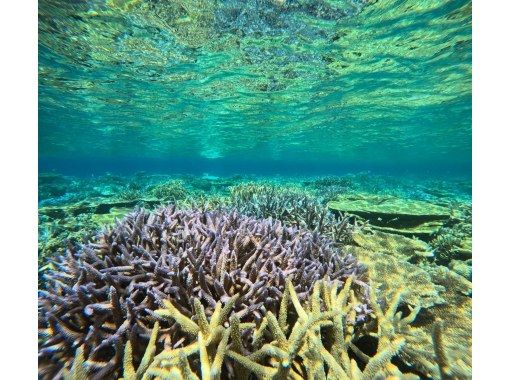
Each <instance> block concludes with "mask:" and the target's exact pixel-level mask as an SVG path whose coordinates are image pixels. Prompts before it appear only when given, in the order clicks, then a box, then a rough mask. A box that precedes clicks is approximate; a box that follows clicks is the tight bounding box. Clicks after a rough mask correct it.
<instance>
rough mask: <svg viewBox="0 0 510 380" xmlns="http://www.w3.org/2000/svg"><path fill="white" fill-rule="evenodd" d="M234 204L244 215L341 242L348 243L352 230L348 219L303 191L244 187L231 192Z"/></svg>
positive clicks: (236, 187)
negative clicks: (269, 220) (311, 232)
mask: <svg viewBox="0 0 510 380" xmlns="http://www.w3.org/2000/svg"><path fill="white" fill-rule="evenodd" d="M231 203H232V206H233V207H235V208H236V209H237V210H239V212H241V213H243V214H247V215H253V216H255V217H257V218H269V217H272V218H274V219H278V220H281V221H282V222H284V223H285V224H287V225H293V226H300V227H304V228H307V229H309V230H311V231H315V232H318V233H321V234H323V235H326V236H328V237H330V238H332V239H333V240H334V241H335V242H339V243H343V242H345V241H349V240H350V237H351V234H352V231H353V225H352V224H351V223H350V220H349V218H348V217H347V216H345V215H343V214H341V213H338V214H337V215H334V214H333V213H331V212H330V211H329V210H328V209H327V207H325V206H324V205H322V204H321V203H320V202H319V201H318V200H317V199H315V198H313V197H311V196H310V195H309V194H307V193H306V192H304V191H303V190H298V189H293V188H282V187H278V186H275V185H271V184H268V185H263V184H256V183H251V184H250V183H249V184H243V185H238V186H235V187H233V188H232V189H231Z"/></svg>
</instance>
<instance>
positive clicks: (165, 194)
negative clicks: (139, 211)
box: [150, 180, 187, 202]
mask: <svg viewBox="0 0 510 380" xmlns="http://www.w3.org/2000/svg"><path fill="white" fill-rule="evenodd" d="M150 194H151V195H152V196H154V197H156V198H157V199H159V200H160V201H170V202H175V201H177V200H180V199H184V198H186V194H187V191H186V188H185V187H184V183H183V182H182V181H179V180H170V181H168V182H165V183H160V184H157V185H156V186H154V187H153V188H152V189H151V190H150Z"/></svg>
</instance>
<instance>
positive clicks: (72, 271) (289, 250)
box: [39, 206, 368, 378]
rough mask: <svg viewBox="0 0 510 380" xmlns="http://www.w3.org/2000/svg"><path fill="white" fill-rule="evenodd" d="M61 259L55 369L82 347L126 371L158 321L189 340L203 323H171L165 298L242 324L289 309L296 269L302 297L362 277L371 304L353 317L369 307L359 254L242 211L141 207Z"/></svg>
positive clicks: (54, 287)
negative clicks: (288, 285)
mask: <svg viewBox="0 0 510 380" xmlns="http://www.w3.org/2000/svg"><path fill="white" fill-rule="evenodd" d="M55 267H56V269H55V270H54V271H51V272H49V274H47V275H46V278H47V282H48V286H47V290H45V291H40V297H39V301H40V326H41V334H42V335H41V345H40V350H39V357H40V367H39V368H40V373H41V376H42V377H45V378H51V377H54V376H57V377H58V376H59V375H60V374H62V373H63V371H65V370H67V369H69V368H70V367H71V365H72V362H73V357H74V356H75V351H76V349H77V347H81V346H83V354H84V355H85V357H87V362H88V363H89V371H90V373H92V374H93V375H94V377H96V378H100V377H104V376H113V375H114V374H118V373H119V371H120V368H121V367H122V353H123V350H124V346H125V342H126V339H127V337H128V336H129V340H130V342H131V343H130V344H131V347H132V354H131V356H132V357H133V360H134V361H135V362H137V363H138V362H140V361H142V359H141V357H142V350H141V347H143V346H144V345H145V342H146V340H147V339H148V337H149V335H150V329H151V326H153V325H154V323H155V322H156V321H160V322H161V336H162V338H161V339H163V341H164V342H166V344H167V345H170V346H172V347H174V346H175V347H176V346H178V345H181V344H186V343H189V338H188V337H187V336H186V335H185V334H183V332H185V331H187V332H196V329H195V327H194V325H192V324H189V325H185V324H184V325H181V327H178V325H177V324H175V323H169V322H168V320H165V319H164V318H163V315H161V313H159V314H158V313H157V312H155V310H156V309H160V307H161V306H163V305H166V306H167V307H168V308H170V310H171V314H172V315H177V313H179V314H180V315H182V316H183V317H186V318H189V317H191V316H192V315H194V314H196V313H199V314H198V315H199V316H200V318H199V325H201V324H202V325H203V324H204V323H205V322H204V321H205V320H206V319H207V318H212V317H213V316H214V315H215V313H216V310H217V309H218V308H219V307H221V304H222V303H226V304H227V305H230V306H229V307H230V308H231V310H232V312H233V313H234V314H235V316H236V318H238V319H239V321H240V323H241V322H242V323H252V322H255V323H257V324H260V323H263V320H264V318H267V316H268V315H273V314H276V313H277V311H278V310H279V308H280V305H281V302H282V298H285V295H284V294H285V290H284V289H285V282H286V279H287V278H289V277H290V276H292V279H293V281H294V283H295V284H296V288H295V291H296V295H295V297H297V298H298V299H299V300H302V301H306V300H307V299H308V298H309V297H310V294H311V292H312V289H313V287H314V284H315V283H316V282H317V281H319V280H321V279H324V278H328V279H329V280H330V281H334V280H339V281H342V282H343V281H345V280H346V279H347V278H348V277H350V276H355V278H356V279H355V281H354V285H353V289H355V293H356V295H357V297H358V298H359V300H360V302H361V303H362V305H361V306H359V307H358V308H357V309H356V312H355V313H354V314H353V315H352V320H353V322H352V323H356V322H357V321H360V320H364V319H365V317H366V315H367V313H368V309H367V307H366V305H365V306H363V305H364V304H363V302H365V303H366V289H367V285H366V283H365V282H364V281H365V277H364V276H365V268H364V267H363V266H361V265H360V264H358V263H357V261H356V260H355V259H354V258H353V257H352V256H349V255H347V256H344V255H342V254H341V253H340V252H339V251H338V250H337V249H336V248H333V246H332V242H331V241H330V240H329V239H327V238H325V237H322V236H320V235H318V234H316V233H310V232H308V231H306V230H302V229H299V228H295V227H286V226H284V225H282V223H281V222H279V221H273V220H257V219H254V218H250V217H246V216H242V215H240V214H238V213H236V212H235V211H233V212H223V211H212V212H207V211H186V212H185V211H179V210H176V208H175V207H174V206H169V207H167V208H163V209H160V210H158V211H156V212H154V213H151V214H150V213H146V212H145V211H143V210H139V211H136V212H134V213H132V214H130V215H128V216H127V217H126V219H125V220H124V221H122V222H118V223H117V224H116V225H115V227H114V228H113V229H112V230H111V231H108V230H106V231H104V232H103V233H102V234H100V235H99V236H98V238H97V239H96V241H95V242H93V243H89V244H85V245H82V246H81V247H80V249H78V250H77V251H76V252H75V251H72V250H71V251H68V253H67V255H66V256H65V257H61V258H60V259H59V260H57V262H56V263H55ZM197 302H198V303H197ZM198 304H202V305H204V309H203V312H202V313H201V312H200V311H199V310H200V308H198V307H197V305H198ZM169 305H172V306H169ZM162 318H163V320H162ZM200 321H202V322H200ZM177 322H178V323H179V324H180V322H179V321H177ZM194 324H195V322H194ZM245 339H246V337H243V342H244V340H245ZM244 344H246V342H244Z"/></svg>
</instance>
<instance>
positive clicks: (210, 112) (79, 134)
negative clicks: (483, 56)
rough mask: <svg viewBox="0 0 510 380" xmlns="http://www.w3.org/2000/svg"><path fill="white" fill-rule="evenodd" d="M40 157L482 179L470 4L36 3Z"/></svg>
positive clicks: (108, 166) (124, 167) (70, 162)
mask: <svg viewBox="0 0 510 380" xmlns="http://www.w3.org/2000/svg"><path fill="white" fill-rule="evenodd" d="M39 30H40V34H39V157H40V159H39V165H40V169H41V171H48V170H53V169H54V170H58V171H63V172H66V173H67V174H77V173H82V174H95V175H99V174H101V173H104V172H116V171H117V172H122V173H127V172H136V171H139V170H146V171H154V172H161V171H163V172H165V171H167V172H190V173H196V174H202V173H203V172H207V173H213V174H218V175H219V174H223V175H225V174H227V175H228V174H232V173H251V172H255V173H262V174H278V173H280V174H281V173H283V174H285V173H287V174H303V173H306V174H314V173H315V174H321V175H322V174H328V173H337V174H339V173H346V172H357V171H363V170H371V171H376V172H384V173H393V174H396V175H399V173H411V174H413V173H430V174H436V173H438V174H446V175H448V174H452V175H467V176H469V175H470V167H471V2H470V1H458V0H455V1H448V2H445V1H431V0H427V1H410V0H408V1H402V0H398V1H397V0H381V1H364V0H352V1H347V0H342V1H311V0H306V1H291V0H288V1H276V0H275V1H269V0H266V1H255V0H250V1H231V0H229V1H225V0H224V1H212V0H211V1H207V0H200V1H185V0H179V1H172V2H163V1H136V0H132V1H122V0H109V1H80V2H76V1H59V0H51V1H49V0H43V1H40V2H39Z"/></svg>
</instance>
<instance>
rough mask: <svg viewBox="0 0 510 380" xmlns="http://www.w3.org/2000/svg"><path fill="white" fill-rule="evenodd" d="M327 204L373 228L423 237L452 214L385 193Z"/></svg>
mask: <svg viewBox="0 0 510 380" xmlns="http://www.w3.org/2000/svg"><path fill="white" fill-rule="evenodd" d="M328 207H329V208H330V209H331V210H333V211H337V212H347V213H349V214H353V215H356V216H358V217H361V218H363V219H366V220H368V222H369V223H370V224H371V225H372V226H373V227H374V229H377V230H380V231H383V232H390V233H396V234H400V235H404V236H416V237H420V238H424V239H430V238H431V237H432V235H434V234H435V233H437V232H438V231H439V229H440V228H441V227H442V226H443V225H444V223H445V222H446V221H448V220H449V219H450V218H452V217H455V215H452V212H451V211H450V209H448V208H447V207H444V206H440V205H437V204H434V203H430V202H425V201H419V200H410V199H402V198H398V197H394V196H386V195H370V194H359V195H358V194H356V195H346V196H340V197H338V198H337V199H336V200H334V201H331V202H329V203H328Z"/></svg>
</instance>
